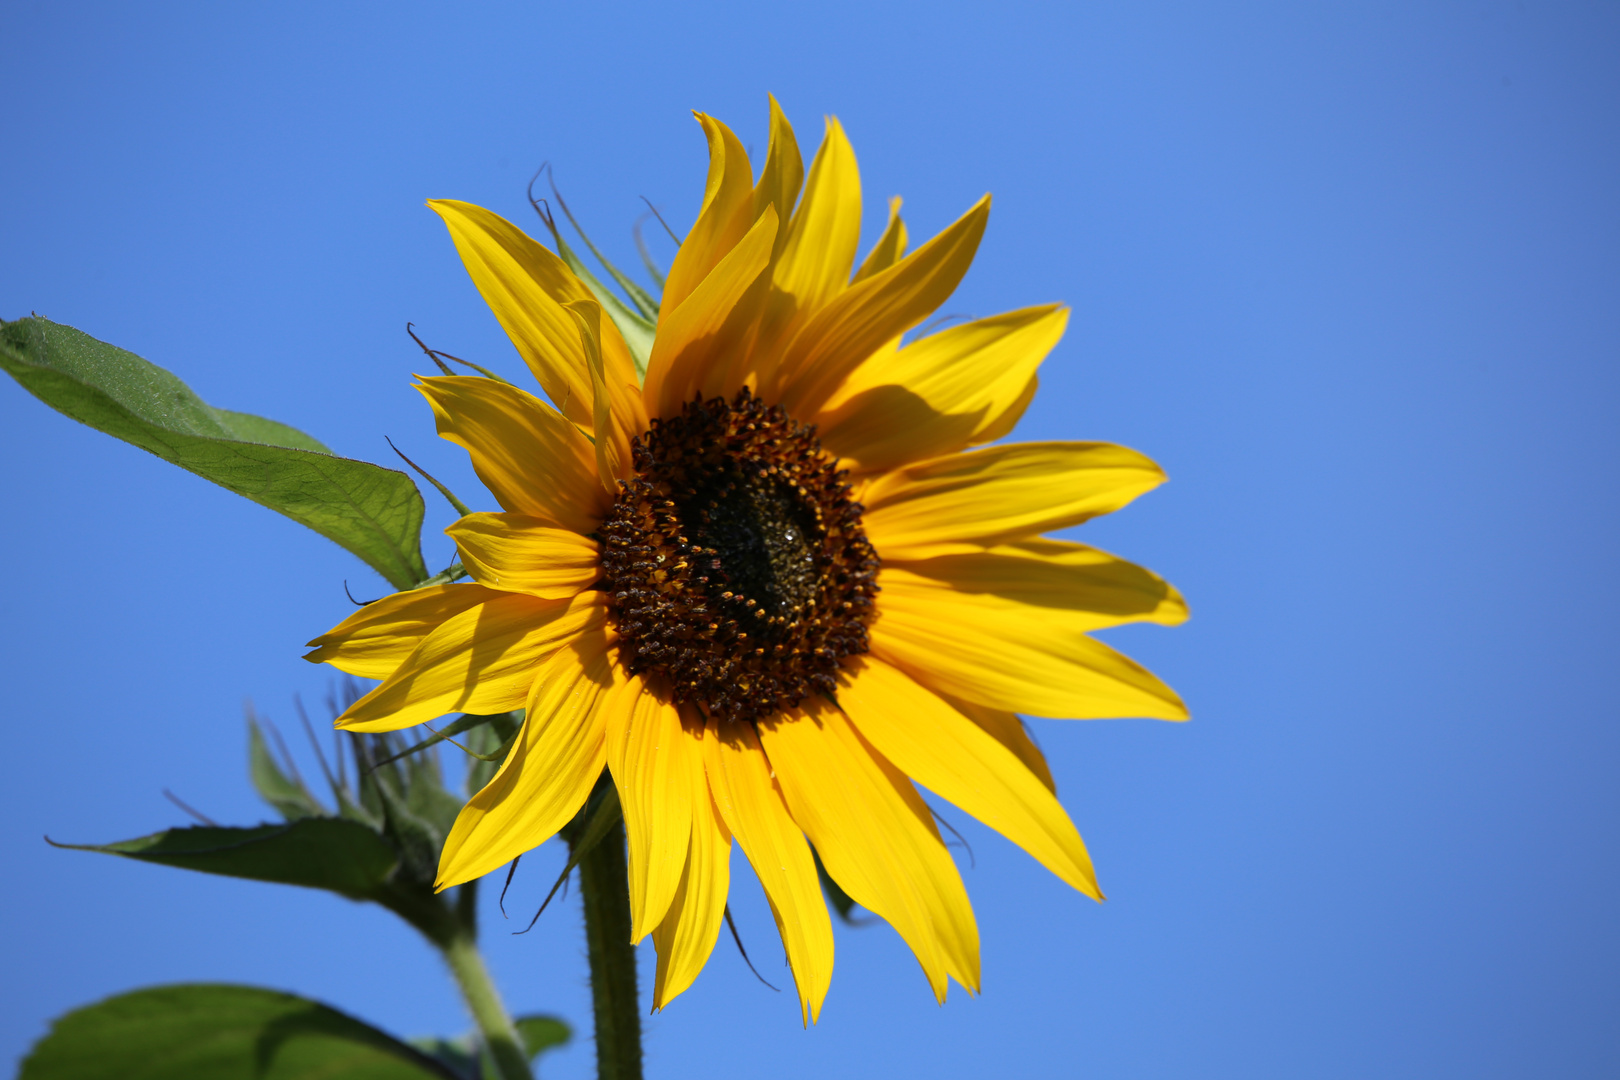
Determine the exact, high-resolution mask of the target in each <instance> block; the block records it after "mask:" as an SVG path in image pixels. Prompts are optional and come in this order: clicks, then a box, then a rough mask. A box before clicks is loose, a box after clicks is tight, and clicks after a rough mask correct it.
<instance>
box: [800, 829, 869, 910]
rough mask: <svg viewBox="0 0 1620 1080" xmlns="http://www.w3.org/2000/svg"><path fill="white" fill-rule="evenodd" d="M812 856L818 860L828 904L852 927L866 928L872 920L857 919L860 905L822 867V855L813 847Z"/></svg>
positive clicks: (819, 874)
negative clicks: (856, 911)
mask: <svg viewBox="0 0 1620 1080" xmlns="http://www.w3.org/2000/svg"><path fill="white" fill-rule="evenodd" d="M810 854H811V855H812V856H813V857H814V858H815V860H816V874H817V876H819V877H820V878H821V891H822V892H824V893H826V894H827V902H828V903H830V904H831V905H832V906H833V910H834V911H836V912H838V917H839V918H840V919H842V920H844V922H846V923H848V924H849V925H850V926H865V925H866V924H867V923H868V922H869V921H870V920H868V919H864V918H861V919H857V918H856V917H855V909H856V908H857V907H859V906H860V905H859V904H857V903H855V901H854V900H852V899H850V895H849V893H847V892H845V891H844V889H843V886H841V885H839V884H838V882H836V881H834V880H833V878H832V875H831V874H829V873H827V868H826V867H825V866H823V865H821V853H820V852H818V851H817V850H816V849H815V847H814V846H812V847H811V848H810Z"/></svg>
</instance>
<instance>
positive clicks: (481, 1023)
mask: <svg viewBox="0 0 1620 1080" xmlns="http://www.w3.org/2000/svg"><path fill="white" fill-rule="evenodd" d="M441 947H442V948H443V950H444V959H445V962H446V963H448V964H449V965H450V973H451V974H452V975H454V976H455V978H456V985H457V986H458V987H460V988H461V996H462V997H463V998H464V999H465V1000H466V1002H467V1008H468V1010H469V1011H470V1012H471V1013H472V1015H473V1021H474V1022H475V1023H476V1024H477V1025H478V1031H479V1033H480V1034H481V1035H482V1036H483V1038H484V1045H485V1046H486V1047H488V1048H489V1056H490V1057H491V1058H493V1059H494V1061H495V1071H496V1073H497V1074H498V1075H499V1076H500V1077H501V1080H533V1073H531V1072H530V1071H529V1058H528V1055H526V1054H525V1053H524V1052H523V1044H522V1042H521V1041H520V1039H519V1036H518V1033H517V1028H515V1027H513V1026H512V1018H511V1017H510V1016H508V1015H507V1012H506V1006H504V1005H502V1004H501V995H500V992H499V991H497V990H496V989H495V983H494V981H493V980H491V979H490V977H489V969H488V968H487V967H485V966H484V958H483V956H482V955H481V954H480V953H479V952H478V944H477V942H476V941H475V940H474V939H473V937H472V935H471V934H467V933H460V934H456V935H454V936H453V937H451V938H450V939H449V940H448V941H446V942H444V943H443V944H442V946H441Z"/></svg>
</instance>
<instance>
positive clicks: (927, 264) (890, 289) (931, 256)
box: [767, 195, 990, 416]
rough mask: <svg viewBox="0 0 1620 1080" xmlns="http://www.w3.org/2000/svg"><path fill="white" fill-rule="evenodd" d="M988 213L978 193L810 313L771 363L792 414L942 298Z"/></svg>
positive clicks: (806, 409)
mask: <svg viewBox="0 0 1620 1080" xmlns="http://www.w3.org/2000/svg"><path fill="white" fill-rule="evenodd" d="M989 217H990V197H989V196H988V195H986V196H985V197H984V198H983V199H981V200H979V202H978V203H977V204H976V205H975V206H974V207H973V209H971V210H969V211H968V212H967V213H966V214H963V215H962V217H961V218H959V219H958V220H957V221H956V222H955V224H953V225H951V226H950V227H949V228H947V229H946V230H945V231H944V232H942V233H940V234H939V235H938V236H936V237H934V238H933V239H932V240H930V241H928V243H926V244H924V245H923V246H922V247H920V248H918V249H917V250H916V251H914V252H912V253H911V254H910V255H908V256H906V257H905V258H904V259H901V260H900V261H899V262H897V263H895V264H894V265H893V266H891V267H889V268H888V269H887V270H884V271H883V272H882V273H878V274H873V275H872V276H871V277H869V278H867V279H866V280H864V281H862V282H861V283H860V284H858V285H851V286H850V287H849V288H848V289H846V290H844V291H843V292H841V293H839V294H838V295H837V296H836V297H835V298H833V299H832V301H831V302H829V303H828V304H827V305H826V306H825V307H823V308H821V309H820V310H819V311H817V312H815V313H814V314H813V315H811V316H810V318H809V319H807V320H806V321H805V323H804V324H803V326H802V327H801V328H800V329H799V332H798V333H797V334H795V335H794V337H793V341H792V342H791V343H790V344H789V345H788V347H787V349H786V351H785V352H784V354H783V356H782V361H781V364H780V366H779V367H778V369H777V372H776V376H775V377H776V386H777V388H778V389H777V397H778V398H779V400H780V403H781V404H782V405H783V406H784V407H785V408H786V409H787V410H788V411H789V412H790V413H792V414H794V415H795V416H813V415H815V414H816V413H817V412H819V411H820V410H821V406H822V405H823V403H825V402H826V401H827V399H828V398H829V397H830V396H832V394H833V393H834V392H835V391H836V390H837V389H838V387H839V385H840V384H841V383H843V381H844V379H845V378H846V377H847V376H848V375H849V373H850V372H851V371H853V370H855V368H857V367H859V366H860V364H861V362H862V361H863V360H865V359H866V358H867V357H868V356H870V355H872V353H873V352H875V351H877V349H878V348H879V346H881V345H882V344H883V343H884V342H886V341H888V340H889V339H890V338H893V337H896V336H898V335H900V334H902V333H904V332H905V331H906V330H909V329H910V328H911V327H913V326H916V325H917V324H918V323H920V322H922V320H924V319H926V318H927V317H928V316H929V315H930V314H931V313H932V312H933V310H934V309H935V308H937V307H939V305H940V304H942V303H944V302H945V298H946V297H948V296H950V295H951V293H952V292H954V291H955V290H956V286H957V283H958V282H960V281H961V280H962V275H963V274H965V273H967V268H968V265H969V264H970V263H971V262H972V261H973V254H974V252H976V251H977V250H978V247H979V238H980V237H982V236H983V235H984V225H985V222H986V221H987V220H988V219H989ZM767 396H769V395H767Z"/></svg>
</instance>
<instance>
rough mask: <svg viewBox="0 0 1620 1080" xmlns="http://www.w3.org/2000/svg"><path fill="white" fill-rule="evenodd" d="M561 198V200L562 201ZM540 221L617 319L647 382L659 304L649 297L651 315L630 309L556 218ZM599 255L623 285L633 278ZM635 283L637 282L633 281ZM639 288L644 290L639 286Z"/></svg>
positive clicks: (638, 372)
mask: <svg viewBox="0 0 1620 1080" xmlns="http://www.w3.org/2000/svg"><path fill="white" fill-rule="evenodd" d="M561 201H562V200H560V199H559V200H558V202H561ZM537 209H538V207H537ZM567 210H568V208H567V207H566V206H565V207H563V212H564V213H567ZM540 220H541V221H543V222H545V225H546V230H547V231H548V232H550V233H551V240H552V243H554V244H556V245H557V255H558V257H559V258H561V259H562V261H563V262H564V263H566V264H567V266H568V269H570V270H572V271H573V272H574V276H575V277H577V278H579V279H580V280H581V281H583V282H584V283H585V287H586V288H587V289H589V290H591V295H592V296H594V297H596V299H597V301H598V302H600V303H601V305H602V310H604V311H606V312H607V315H608V318H610V319H612V320H613V325H614V326H616V327H618V329H619V336H620V337H622V338H623V339H624V344H625V347H626V348H628V349H629V350H630V358H631V360H633V361H634V362H635V365H636V378H637V379H638V380H640V381H642V382H645V381H646V379H647V359H648V358H649V357H650V356H652V346H653V335H654V334H655V333H656V332H657V330H658V322H657V319H658V305H657V304H656V303H655V302H654V301H653V300H652V298H651V297H647V302H648V304H649V305H651V317H650V318H649V317H648V316H647V315H643V314H641V313H640V312H639V311H632V310H630V308H629V307H627V306H626V305H625V302H624V301H623V300H620V299H619V298H618V296H616V295H615V294H614V293H613V291H612V290H611V289H609V288H608V287H607V286H606V285H603V284H602V282H601V281H600V280H598V279H597V277H596V275H595V274H593V273H591V271H590V269H589V268H588V267H587V266H586V265H585V263H584V262H583V261H582V260H581V259H580V257H579V256H578V255H577V254H575V252H574V249H573V248H571V247H569V246H568V241H566V240H564V239H563V238H562V233H561V232H559V231H558V230H557V223H556V219H554V218H552V217H551V216H550V215H549V214H546V213H543V212H542V213H541V215H540ZM568 220H570V221H573V215H572V214H570V215H569V218H568ZM574 228H575V229H576V230H577V229H579V225H578V223H575V225H574ZM579 235H580V238H581V239H583V240H584V241H585V243H586V244H587V245H590V243H591V241H590V239H589V238H588V237H586V236H585V234H584V232H580V234H579ZM591 250H592V251H593V252H595V251H596V248H595V246H594V245H592V246H591ZM596 257H597V259H598V260H600V261H601V263H602V265H603V266H605V267H607V270H608V273H610V274H612V275H613V277H614V280H615V281H618V282H619V283H620V284H624V283H625V282H628V281H629V279H628V278H626V277H624V275H622V274H620V273H619V271H618V270H616V269H614V267H613V264H611V263H609V262H608V261H607V260H606V259H603V258H602V256H601V254H600V253H598V254H597V256H596ZM631 284H632V285H633V284H634V283H633V282H631ZM637 291H638V292H640V290H639V289H638V290H637ZM633 295H634V294H632V296H633ZM641 295H642V296H644V297H646V295H647V294H646V293H644V292H643V293H641Z"/></svg>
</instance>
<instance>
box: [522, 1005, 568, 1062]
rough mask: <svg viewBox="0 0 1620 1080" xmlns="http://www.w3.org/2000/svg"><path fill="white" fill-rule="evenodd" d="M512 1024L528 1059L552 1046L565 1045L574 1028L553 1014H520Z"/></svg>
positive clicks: (537, 1055)
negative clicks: (521, 1041)
mask: <svg viewBox="0 0 1620 1080" xmlns="http://www.w3.org/2000/svg"><path fill="white" fill-rule="evenodd" d="M512 1024H513V1026H515V1027H516V1028H517V1032H518V1035H519V1037H521V1038H522V1039H523V1049H524V1050H526V1051H527V1052H528V1054H529V1060H530V1061H533V1060H534V1059H535V1058H537V1057H539V1056H540V1055H541V1054H543V1053H545V1052H546V1051H547V1050H550V1049H551V1048H552V1047H554V1046H566V1045H567V1043H568V1040H569V1039H571V1038H573V1037H574V1029H573V1028H571V1027H569V1026H568V1023H567V1021H565V1020H559V1019H557V1018H556V1017H555V1016H520V1017H518V1018H517V1019H516V1020H514V1021H512Z"/></svg>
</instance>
